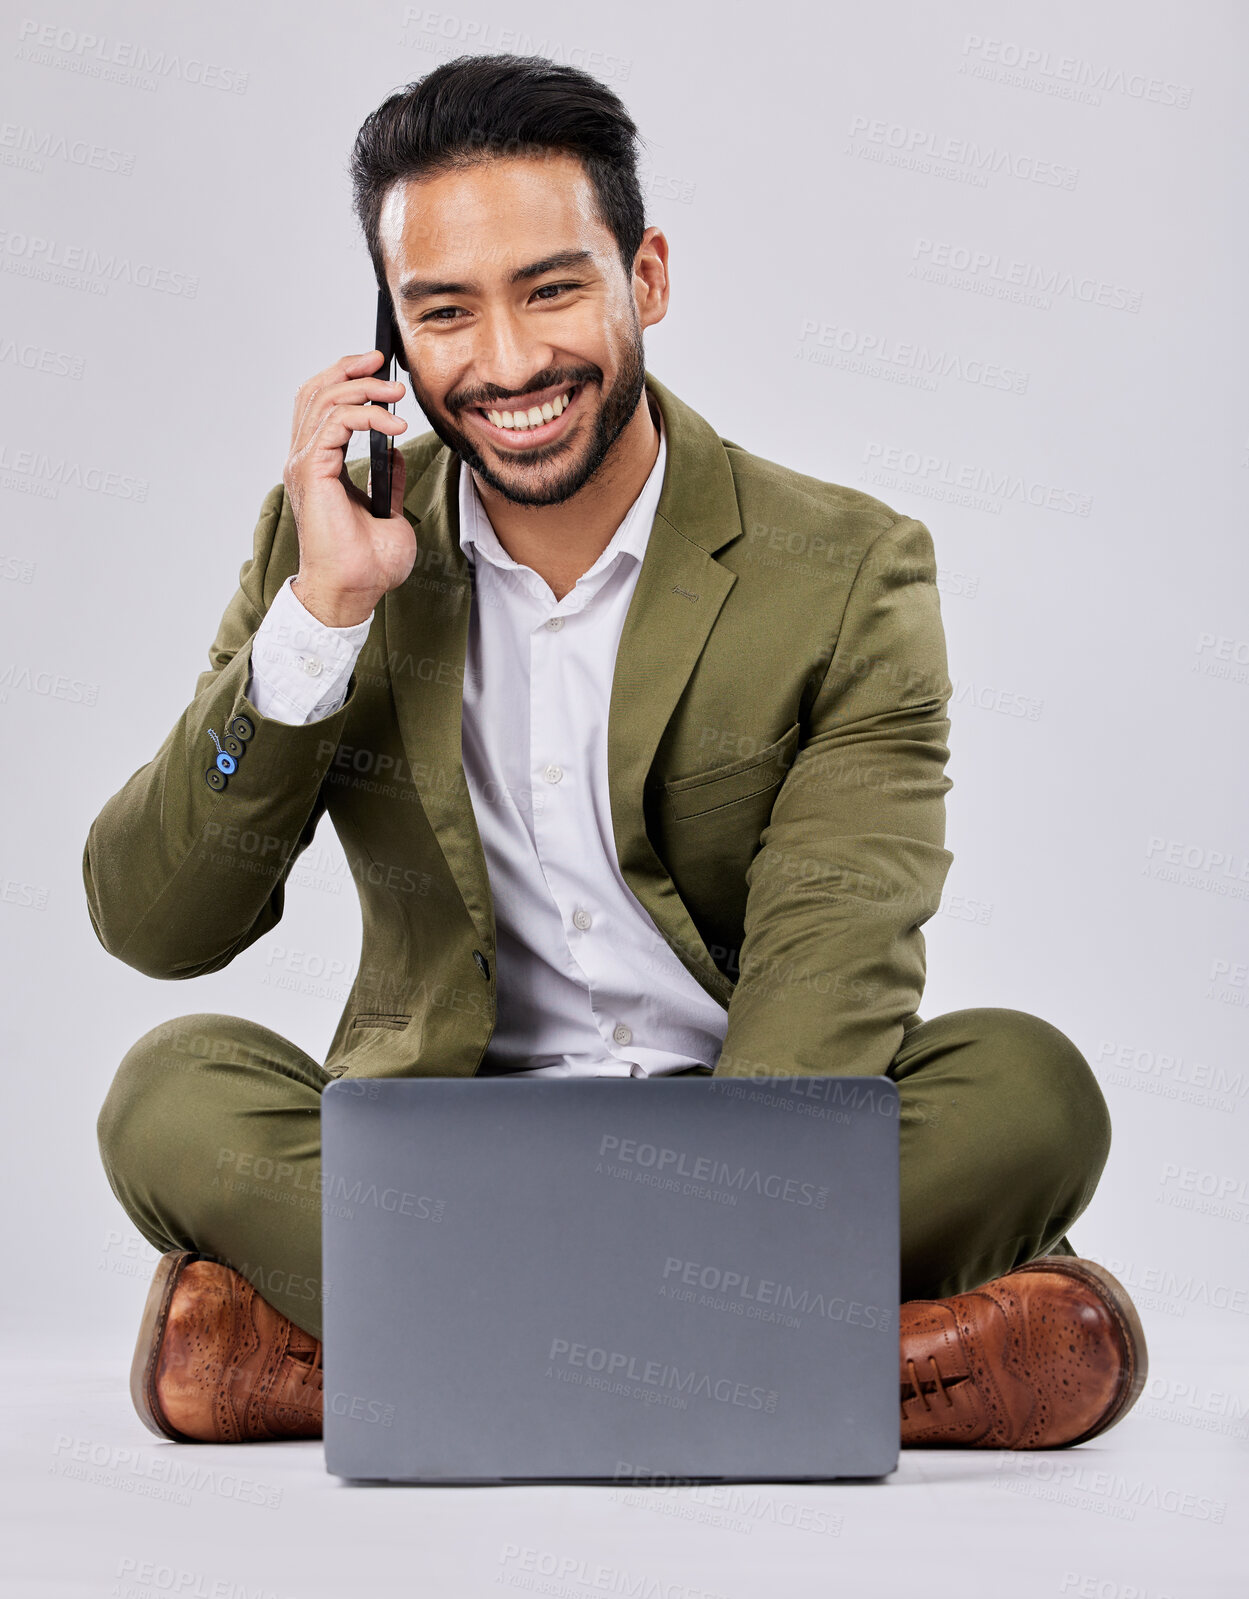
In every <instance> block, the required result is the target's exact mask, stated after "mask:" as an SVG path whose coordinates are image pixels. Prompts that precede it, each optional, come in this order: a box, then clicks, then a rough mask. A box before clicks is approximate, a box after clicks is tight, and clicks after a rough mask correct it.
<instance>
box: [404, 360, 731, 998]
mask: <svg viewBox="0 0 1249 1599" xmlns="http://www.w3.org/2000/svg"><path fill="white" fill-rule="evenodd" d="M646 386H647V388H648V390H649V391H650V393H651V394H652V395H653V396H654V399H655V403H656V404H657V405H658V406H659V409H660V411H661V412H662V414H663V419H664V429H665V433H666V435H667V442H668V456H667V463H666V467H665V472H664V482H663V488H662V490H661V492H660V497H659V505H658V508H657V510H656V513H655V520H654V524H653V526H652V528H651V532H650V537H649V539H648V541H647V547H646V554H645V558H644V560H643V562H642V568H641V570H640V572H639V573H638V578H637V585H636V587H635V589H634V593H633V597H632V600H631V601H630V604H629V610H628V613H627V615H626V617H625V622H624V627H623V630H622V632H621V636H620V645H619V649H618V650H617V654H616V665H615V675H614V677H613V681H612V691H611V700H610V705H609V711H608V730H607V747H608V792H609V795H610V799H611V810H612V827H613V832H614V834H615V842H616V853H617V858H618V860H619V863H620V871H621V875H622V876H623V877H624V879H625V881H626V882H627V883H628V885H629V888H630V889H631V890H632V892H633V893H634V894H635V895H636V897H637V898H638V900H639V901H640V902H641V904H642V905H643V907H644V908H645V909H646V911H647V913H648V914H649V915H650V917H651V919H652V920H653V921H654V922H655V924H656V926H657V927H658V928H659V929H660V931H661V933H662V934H663V935H664V937H665V938H666V939H667V941H668V943H669V944H670V945H671V946H672V948H673V949H674V950H675V951H676V953H677V955H678V956H679V957H680V958H681V959H682V961H683V962H684V964H685V965H686V967H687V968H688V969H689V970H690V971H691V972H692V974H693V975H694V976H695V977H696V978H697V979H698V980H699V981H700V982H701V983H702V984H703V986H704V987H705V988H707V989H708V991H709V992H711V993H712V994H713V995H714V996H715V997H716V998H718V999H719V1000H720V1001H721V1003H723V1004H726V1005H727V1003H728V997H729V995H730V994H731V993H732V989H733V985H732V983H731V982H730V981H729V979H728V978H726V977H725V976H724V975H723V973H721V972H720V971H719V970H718V968H717V967H716V965H715V963H714V961H713V960H712V958H711V955H710V953H709V952H708V950H707V948H706V946H705V945H704V943H703V941H702V939H701V937H700V936H699V933H698V930H697V928H696V927H695V926H694V923H693V921H692V920H691V918H690V915H689V912H688V911H687V910H686V908H685V905H684V903H683V901H682V900H681V897H680V895H679V894H678V892H677V889H676V886H675V884H674V883H673V882H672V879H671V878H670V877H669V876H668V873H667V871H666V870H665V868H664V866H663V863H662V861H660V859H659V857H658V855H657V854H656V853H655V851H654V849H653V847H652V846H651V843H650V840H649V839H648V837H647V833H646V818H645V812H644V804H643V799H644V794H645V791H646V782H647V777H648V774H649V772H650V767H651V763H652V762H653V760H654V758H655V750H656V748H657V747H658V744H659V741H660V739H661V738H662V736H663V731H664V728H665V727H666V726H667V723H668V720H669V718H670V717H671V715H672V712H673V710H674V709H675V707H676V704H677V701H678V700H679V699H680V697H681V695H682V693H683V692H684V690H685V686H686V684H687V682H688V681H689V677H690V673H691V672H692V671H693V669H694V664H695V662H696V661H697V660H698V657H699V655H700V654H701V653H702V650H703V646H704V645H705V643H706V641H707V636H708V634H709V633H710V632H711V629H712V627H713V626H714V625H715V620H716V617H717V616H718V615H719V613H720V608H721V606H722V605H723V604H724V602H725V599H726V598H727V597H728V594H729V591H730V589H731V588H732V587H733V584H734V583H735V582H736V581H737V579H736V576H735V574H734V573H732V572H730V571H728V570H727V569H726V568H725V567H723V566H721V565H720V564H719V562H718V561H716V560H715V559H714V555H715V552H716V551H717V550H718V549H721V548H722V547H723V546H724V545H725V544H727V543H728V542H729V541H730V540H731V539H734V538H736V537H737V536H738V535H739V534H740V533H741V531H742V527H741V517H740V514H739V512H738V507H737V495H736V491H735V489H734V485H733V474H732V472H731V470H730V467H729V462H728V457H727V456H726V454H725V450H724V444H723V443H722V441H721V440H720V439H719V437H718V436H717V435H716V433H715V431H714V429H713V428H712V427H711V426H710V424H709V423H707V422H706V421H705V420H704V419H703V418H702V417H701V416H699V415H698V413H697V412H696V411H693V410H691V408H690V407H689V406H687V405H685V404H684V403H683V402H682V401H681V400H679V399H678V398H677V397H676V395H674V394H673V393H671V391H670V390H668V389H667V388H665V387H664V385H663V384H661V383H659V382H658V381H657V380H656V379H655V378H654V377H652V376H651V375H650V373H647V375H646ZM459 471H460V461H459V457H458V456H455V455H453V454H452V452H451V451H450V450H448V449H446V448H445V447H444V448H443V449H440V450H439V451H438V453H437V454H436V455H435V457H434V459H433V461H432V462H431V463H430V465H429V466H428V467H427V468H426V470H425V471H424V472H423V473H422V474H421V475H420V476H419V477H418V478H417V479H416V481H415V482H414V483H412V484H411V485H410V486H409V488H408V491H407V494H406V495H405V498H404V510H405V512H406V513H408V514H409V515H410V517H411V519H412V521H413V523H414V525H415V527H416V532H417V545H418V555H417V562H416V566H415V567H414V568H413V572H412V575H411V576H410V577H409V578H408V580H407V582H406V583H404V584H402V585H401V586H400V587H399V588H398V589H396V590H395V591H394V592H393V593H392V594H389V595H387V597H386V599H385V601H384V602H383V608H384V609H383V628H384V636H385V641H386V651H387V657H388V661H389V666H390V674H391V683H392V693H393V696H394V703H395V711H396V715H397V716H398V720H399V726H400V731H401V734H402V737H403V741H404V746H405V748H406V750H407V754H408V762H409V765H410V767H411V769H412V772H413V775H414V777H415V780H416V784H417V788H418V791H419V793H420V797H421V803H422V806H423V807H424V810H425V814H426V816H427V817H428V818H429V822H430V825H431V827H432V828H433V829H434V832H435V833H436V834H437V837H438V842H439V844H440V846H441V848H442V852H443V855H444V856H445V858H446V862H447V866H448V868H449V869H450V871H451V873H452V875H453V876H454V878H455V881H456V882H457V884H458V885H459V887H460V891H461V893H462V895H463V897H464V903H465V906H466V908H467V910H468V912H469V915H470V916H471V917H472V919H473V924H474V926H475V927H476V929H477V931H478V933H479V934H480V936H481V938H482V939H483V940H484V941H487V942H490V943H493V941H494V934H495V929H494V907H493V902H492V900H491V895H490V885H489V878H488V874H487V867H486V860H485V855H484V852H483V850H482V847H481V839H480V835H479V833H478V831H477V824H476V820H475V818H474V816H473V810H472V803H471V800H470V797H469V793H468V788H467V785H466V784H465V782H464V773H463V752H462V746H461V739H460V728H461V718H462V715H463V682H464V663H465V659H466V656H467V651H468V627H469V615H470V608H471V604H472V592H473V590H472V568H471V566H470V565H469V562H468V561H467V560H466V559H465V556H464V552H463V550H461V548H460V541H459V506H458V488H459V477H458V474H459Z"/></svg>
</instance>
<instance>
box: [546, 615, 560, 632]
mask: <svg viewBox="0 0 1249 1599" xmlns="http://www.w3.org/2000/svg"><path fill="white" fill-rule="evenodd" d="M546 625H547V629H548V630H549V631H550V632H552V633H558V632H559V630H560V628H561V627H563V625H564V618H563V617H562V616H553V617H551V618H550V620H549V621H548V622H547V624H546Z"/></svg>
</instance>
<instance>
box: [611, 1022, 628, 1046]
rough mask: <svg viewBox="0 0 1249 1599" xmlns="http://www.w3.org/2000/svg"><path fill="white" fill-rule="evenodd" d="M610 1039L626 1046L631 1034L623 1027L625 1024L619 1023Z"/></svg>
mask: <svg viewBox="0 0 1249 1599" xmlns="http://www.w3.org/2000/svg"><path fill="white" fill-rule="evenodd" d="M612 1037H613V1038H614V1039H615V1040H616V1042H617V1043H618V1044H627V1043H629V1042H630V1041H631V1040H632V1038H633V1034H632V1032H630V1030H629V1029H628V1028H627V1027H626V1026H625V1024H624V1023H623V1022H621V1024H620V1026H619V1027H617V1028H616V1030H615V1032H614V1033H613V1034H612Z"/></svg>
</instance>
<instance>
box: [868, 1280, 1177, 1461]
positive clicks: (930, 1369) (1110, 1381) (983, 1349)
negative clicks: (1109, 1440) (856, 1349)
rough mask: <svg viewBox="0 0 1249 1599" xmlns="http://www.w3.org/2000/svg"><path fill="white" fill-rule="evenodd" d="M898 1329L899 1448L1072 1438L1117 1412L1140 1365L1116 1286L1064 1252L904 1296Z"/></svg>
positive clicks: (1133, 1321)
mask: <svg viewBox="0 0 1249 1599" xmlns="http://www.w3.org/2000/svg"><path fill="white" fill-rule="evenodd" d="M898 1326H899V1333H900V1346H901V1348H900V1353H901V1373H902V1443H903V1446H904V1447H908V1446H909V1447H912V1448H920V1449H933V1448H938V1447H942V1446H956V1447H959V1446H961V1447H962V1448H980V1449H1063V1448H1067V1447H1069V1446H1070V1445H1072V1444H1082V1443H1084V1442H1086V1441H1087V1440H1088V1439H1089V1438H1095V1437H1096V1436H1097V1434H1098V1433H1100V1432H1105V1431H1106V1429H1107V1427H1113V1426H1114V1424H1115V1422H1117V1421H1119V1420H1121V1419H1122V1418H1123V1417H1124V1416H1125V1415H1126V1414H1127V1412H1128V1411H1129V1410H1130V1409H1131V1408H1132V1406H1133V1405H1134V1404H1135V1403H1136V1400H1137V1398H1138V1397H1139V1395H1140V1393H1141V1390H1142V1389H1143V1388H1144V1386H1145V1376H1146V1373H1147V1371H1148V1368H1149V1362H1148V1354H1147V1352H1146V1349H1145V1334H1144V1332H1143V1331H1142V1329H1141V1323H1140V1318H1139V1317H1138V1316H1137V1314H1136V1307H1135V1306H1134V1305H1133V1304H1132V1301H1131V1300H1130V1299H1129V1298H1128V1295H1127V1291H1126V1289H1125V1288H1124V1287H1123V1285H1122V1284H1121V1283H1119V1282H1118V1281H1117V1280H1116V1279H1115V1278H1114V1277H1112V1276H1111V1275H1110V1273H1109V1272H1108V1271H1107V1270H1106V1269H1105V1268H1104V1267H1102V1266H1098V1265H1095V1264H1094V1262H1093V1261H1091V1260H1080V1259H1078V1258H1077V1257H1075V1256H1072V1255H1048V1256H1045V1257H1043V1258H1042V1259H1039V1260H1030V1261H1029V1262H1028V1263H1027V1264H1026V1265H1024V1266H1018V1267H1016V1269H1015V1270H1014V1271H1011V1272H1007V1273H1006V1275H1005V1276H1003V1277H995V1278H994V1279H993V1281H992V1282H987V1283H984V1284H983V1285H982V1286H981V1287H979V1288H976V1289H974V1290H972V1291H971V1292H970V1293H966V1294H955V1295H954V1296H953V1297H952V1298H950V1299H912V1300H908V1301H907V1302H906V1303H905V1304H904V1305H903V1306H902V1310H901V1315H900V1317H899V1323H898Z"/></svg>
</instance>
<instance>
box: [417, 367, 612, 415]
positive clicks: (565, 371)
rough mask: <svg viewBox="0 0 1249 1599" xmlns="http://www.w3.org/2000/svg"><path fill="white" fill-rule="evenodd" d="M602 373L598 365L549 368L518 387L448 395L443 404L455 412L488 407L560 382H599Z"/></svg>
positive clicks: (554, 385) (548, 387)
mask: <svg viewBox="0 0 1249 1599" xmlns="http://www.w3.org/2000/svg"><path fill="white" fill-rule="evenodd" d="M602 378H603V373H602V369H601V368H600V367H597V366H595V367H584V368H581V369H579V370H574V369H573V368H570V367H561V368H551V369H549V370H547V371H545V372H539V373H538V374H537V376H536V377H532V378H530V380H529V382H528V383H526V384H525V385H524V387H523V388H519V389H492V390H491V391H490V392H486V391H485V390H481V391H478V392H477V393H476V394H467V395H454V396H452V395H448V396H447V398H446V399H445V400H444V402H443V404H444V405H445V406H446V408H447V410H448V411H450V412H452V414H455V413H457V412H459V411H464V410H470V409H473V408H476V407H480V408H482V409H488V408H489V407H491V406H500V405H507V403H508V402H509V401H510V400H516V399H519V398H520V396H521V395H522V394H534V393H536V392H537V391H538V390H539V389H552V388H556V387H558V386H560V385H562V384H570V385H571V384H573V383H600V382H602Z"/></svg>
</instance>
